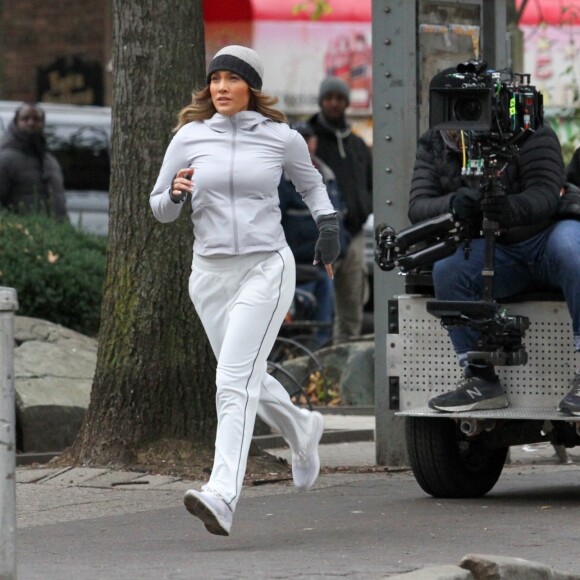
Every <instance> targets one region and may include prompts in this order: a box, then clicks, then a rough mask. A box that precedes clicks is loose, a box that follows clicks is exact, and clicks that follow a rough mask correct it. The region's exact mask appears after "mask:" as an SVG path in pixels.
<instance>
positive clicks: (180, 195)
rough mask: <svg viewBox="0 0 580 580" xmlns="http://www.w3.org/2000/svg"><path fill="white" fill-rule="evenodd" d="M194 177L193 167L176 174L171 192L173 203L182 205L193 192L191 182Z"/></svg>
mask: <svg viewBox="0 0 580 580" xmlns="http://www.w3.org/2000/svg"><path fill="white" fill-rule="evenodd" d="M192 177H193V169H192V168H191V167H188V168H186V169H180V170H179V171H178V172H177V173H176V174H175V177H174V178H173V181H172V182H171V190H170V192H169V194H170V195H171V201H173V202H175V203H181V202H183V201H184V200H185V198H186V196H187V194H188V193H191V192H192V191H193V183H192V181H191V178H192Z"/></svg>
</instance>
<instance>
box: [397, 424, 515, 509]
mask: <svg viewBox="0 0 580 580" xmlns="http://www.w3.org/2000/svg"><path fill="white" fill-rule="evenodd" d="M405 435H406V441H407V451H408V453H409V459H410V461H411V468H412V469H413V474H414V475H415V479H416V480H417V483H418V484H419V485H420V486H421V488H422V489H423V490H424V491H425V492H427V493H428V494H429V495H432V496H434V497H446V498H468V497H481V496H482V495H485V494H486V493H487V492H488V491H490V490H491V489H492V487H493V486H494V485H495V484H496V483H497V480H498V479H499V476H500V475H501V471H502V469H503V466H504V463H505V459H506V456H507V452H508V447H495V448H490V447H486V446H484V445H483V443H482V442H481V440H478V439H473V440H468V439H467V438H466V437H465V436H464V435H463V434H462V433H461V431H460V430H459V427H458V425H457V423H456V422H455V421H454V420H453V419H447V418H443V417H441V418H436V417H435V418H433V417H406V419H405Z"/></svg>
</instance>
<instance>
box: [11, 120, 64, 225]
mask: <svg viewBox="0 0 580 580" xmlns="http://www.w3.org/2000/svg"><path fill="white" fill-rule="evenodd" d="M0 207H5V208H8V209H10V210H11V211H17V212H20V213H31V212H32V213H35V212H40V213H46V214H48V215H50V216H52V217H54V218H55V219H56V220H57V221H60V222H62V221H66V220H67V213H66V203H65V196H64V183H63V175H62V170H61V168H60V165H59V163H58V161H57V160H56V158H55V157H54V156H53V155H52V154H50V153H49V152H48V151H47V149H46V142H45V139H44V136H43V135H30V134H28V133H26V132H25V131H22V130H20V129H18V128H17V127H16V125H15V124H14V122H12V123H10V125H9V126H8V129H7V130H6V133H5V134H4V136H3V137H2V141H1V142H0Z"/></svg>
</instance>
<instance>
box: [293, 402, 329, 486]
mask: <svg viewBox="0 0 580 580" xmlns="http://www.w3.org/2000/svg"><path fill="white" fill-rule="evenodd" d="M306 412H307V411H306ZM310 416H311V418H312V430H311V431H310V437H309V438H308V443H307V445H306V448H305V449H303V450H302V451H300V452H299V453H293V454H292V478H293V479H294V485H295V486H296V487H297V488H298V489H299V490H300V491H306V490H308V489H310V488H311V487H312V486H313V485H314V482H315V481H316V478H317V477H318V474H319V473H320V458H319V457H318V444H319V443H320V439H321V438H322V433H323V432H324V418H323V417H322V415H321V414H320V413H319V412H318V411H312V412H311V413H310Z"/></svg>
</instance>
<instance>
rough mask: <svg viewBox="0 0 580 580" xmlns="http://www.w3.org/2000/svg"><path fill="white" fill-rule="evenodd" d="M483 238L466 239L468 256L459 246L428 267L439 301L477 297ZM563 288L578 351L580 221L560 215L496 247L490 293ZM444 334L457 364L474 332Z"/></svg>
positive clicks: (500, 295)
mask: <svg viewBox="0 0 580 580" xmlns="http://www.w3.org/2000/svg"><path fill="white" fill-rule="evenodd" d="M484 249H485V241H484V240H483V239H476V240H472V241H471V252H470V253H469V259H467V260H466V259H465V257H464V253H463V248H459V249H458V250H457V252H456V253H455V254H454V255H452V256H450V257H448V258H444V259H443V260H439V261H438V262H436V263H435V264H434V266H433V282H434V284H435V297H436V298H437V299H438V300H481V298H482V289H483V277H482V275H481V271H482V269H483V264H484ZM546 287H552V288H553V287H556V288H560V289H562V291H563V293H564V297H565V298H566V303H567V305H568V310H569V312H570V316H571V318H572V331H573V333H574V347H575V349H576V350H577V351H580V221H576V220H563V221H560V222H557V223H556V224H555V225H553V226H552V227H551V228H549V229H547V230H545V231H543V232H541V233H539V234H536V235H535V236H534V237H532V238H530V239H528V240H526V241H524V242H520V243H517V244H512V245H509V246H508V245H502V244H496V246H495V278H494V297H495V298H498V299H501V298H508V297H510V296H514V295H515V294H519V293H520V292H523V291H524V290H532V291H533V290H536V289H538V288H546ZM449 336H450V338H451V342H452V343H453V347H454V349H455V352H456V353H457V357H458V360H459V364H460V365H461V366H463V365H465V364H466V362H467V352H469V351H470V350H473V347H474V345H475V342H476V340H477V333H476V332H475V331H474V330H472V329H470V328H464V327H460V328H454V329H451V330H450V331H449Z"/></svg>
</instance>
